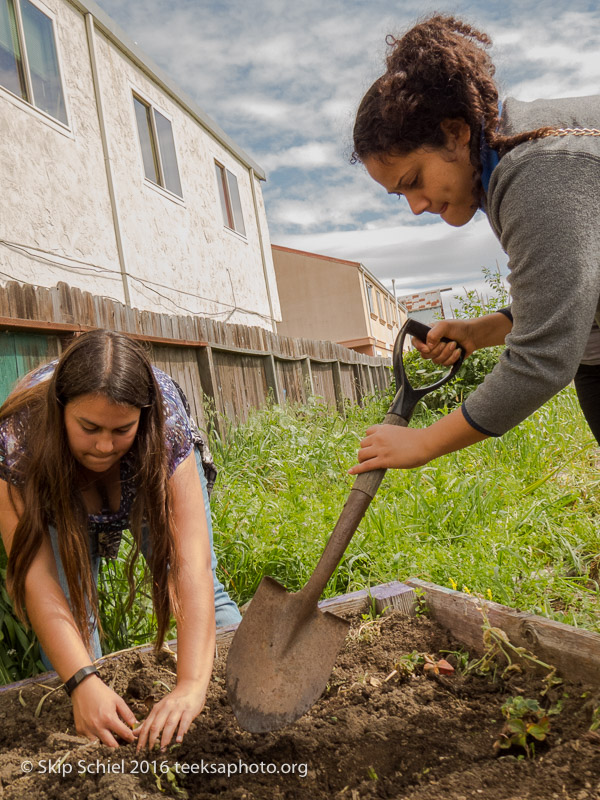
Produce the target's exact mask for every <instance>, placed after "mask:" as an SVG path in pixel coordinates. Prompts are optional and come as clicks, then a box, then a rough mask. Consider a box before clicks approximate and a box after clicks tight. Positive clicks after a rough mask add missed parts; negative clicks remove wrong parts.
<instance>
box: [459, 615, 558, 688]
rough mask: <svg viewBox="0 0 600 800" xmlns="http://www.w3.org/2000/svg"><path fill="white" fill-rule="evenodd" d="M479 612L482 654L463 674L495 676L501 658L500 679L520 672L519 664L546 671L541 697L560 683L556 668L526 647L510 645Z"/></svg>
mask: <svg viewBox="0 0 600 800" xmlns="http://www.w3.org/2000/svg"><path fill="white" fill-rule="evenodd" d="M479 611H480V612H481V614H482V616H483V626H482V629H483V646H484V653H483V656H482V657H481V658H479V659H477V661H474V662H472V663H471V664H469V665H468V667H467V668H466V669H465V674H468V673H469V672H476V673H478V674H483V675H485V674H488V673H490V672H492V673H493V674H495V672H496V669H497V666H498V659H499V658H502V659H504V660H505V661H506V662H507V664H506V667H505V668H504V670H503V671H502V673H501V677H502V678H506V677H507V676H508V675H510V673H513V672H522V669H521V664H520V663H519V662H521V663H525V664H529V665H533V666H536V667H541V668H542V669H545V670H548V674H547V675H546V676H545V677H544V678H543V683H544V684H545V687H544V689H543V690H542V692H541V694H542V696H544V695H545V694H546V692H547V691H548V690H549V689H550V688H551V687H553V686H556V685H558V684H561V683H562V680H561V678H559V677H557V675H556V667H554V666H552V664H546V663H545V662H544V661H541V660H540V659H539V658H537V657H536V656H535V655H534V654H533V653H531V652H530V651H529V650H527V648H526V647H516V646H515V645H514V644H512V642H511V641H510V639H509V638H508V636H507V635H506V633H505V632H504V631H503V630H502V628H496V627H494V626H493V625H492V624H491V623H490V621H489V618H488V616H487V613H486V610H485V608H483V607H480V608H479Z"/></svg>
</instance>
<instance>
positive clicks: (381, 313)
mask: <svg viewBox="0 0 600 800" xmlns="http://www.w3.org/2000/svg"><path fill="white" fill-rule="evenodd" d="M377 308H378V310H379V319H383V310H382V308H381V295H380V294H379V292H377Z"/></svg>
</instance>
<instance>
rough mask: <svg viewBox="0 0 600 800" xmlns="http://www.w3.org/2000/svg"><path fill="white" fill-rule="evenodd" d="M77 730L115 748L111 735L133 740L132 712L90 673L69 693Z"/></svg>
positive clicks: (128, 740) (115, 694) (115, 741)
mask: <svg viewBox="0 0 600 800" xmlns="http://www.w3.org/2000/svg"><path fill="white" fill-rule="evenodd" d="M71 699H72V701H73V716H74V718H75V729H76V731H77V733H80V734H82V735H83V736H87V737H88V738H89V739H92V740H94V739H100V741H101V742H102V743H103V744H105V745H107V746H108V747H118V746H119V743H118V742H117V740H116V739H115V737H114V736H113V734H115V735H117V736H120V737H121V738H122V739H124V740H125V741H126V742H133V741H135V737H134V735H133V731H132V730H131V727H132V726H133V725H137V720H136V718H135V714H134V713H133V711H132V710H131V709H130V708H129V706H128V705H127V703H126V702H125V701H124V700H123V698H122V697H119V695H118V694H117V693H116V692H114V691H113V690H112V689H111V688H110V687H109V686H107V685H106V684H105V683H103V682H102V681H101V680H100V678H98V677H97V676H96V675H90V677H89V678H86V679H85V680H84V681H83V683H80V684H79V686H77V687H76V688H75V689H73V692H72V694H71Z"/></svg>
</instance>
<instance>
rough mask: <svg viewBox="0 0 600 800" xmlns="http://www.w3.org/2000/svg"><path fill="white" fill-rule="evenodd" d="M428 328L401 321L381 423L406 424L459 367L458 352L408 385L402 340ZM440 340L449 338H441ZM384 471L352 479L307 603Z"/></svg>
mask: <svg viewBox="0 0 600 800" xmlns="http://www.w3.org/2000/svg"><path fill="white" fill-rule="evenodd" d="M429 331H430V328H428V327H427V325H423V324H422V323H421V322H417V321H416V320H413V319H409V320H407V321H406V322H405V323H404V325H403V326H402V329H401V330H400V332H399V334H398V336H397V338H396V342H395V344H394V357H393V362H394V378H395V381H396V390H397V391H396V396H395V397H394V401H393V403H392V405H391V406H390V407H389V409H388V413H387V414H386V417H385V419H384V420H383V424H384V425H399V426H400V427H406V426H407V425H408V423H409V421H410V418H411V416H412V413H413V411H414V409H415V406H416V405H417V403H418V402H419V400H420V399H421V398H422V397H424V396H425V395H426V394H429V392H432V391H434V390H435V389H438V388H439V387H440V386H443V385H444V384H445V383H447V382H448V381H449V380H451V379H452V378H453V377H454V376H455V375H456V373H457V372H458V370H459V369H460V368H461V366H462V362H463V358H464V356H463V354H462V353H461V355H460V357H459V358H458V360H457V361H456V363H455V364H453V366H452V369H451V370H450V371H449V372H448V374H447V375H444V376H443V377H442V378H441V379H440V380H439V381H437V382H436V383H433V384H431V385H430V386H425V387H423V388H419V389H415V388H413V387H412V386H411V385H410V383H409V381H408V378H407V376H406V372H405V370H404V362H403V360H402V351H403V346H404V340H405V338H406V336H407V335H412V336H415V337H416V338H417V339H420V340H421V341H422V342H425V341H426V339H427V334H428V333H429ZM442 341H451V340H449V339H446V338H445V337H444V338H443V340H442ZM386 471H387V470H385V469H374V470H371V471H370V472H362V473H361V474H360V475H358V477H357V478H356V480H355V481H354V485H353V487H352V489H351V491H350V495H349V496H348V500H347V501H346V505H345V506H344V508H343V510H342V513H341V514H340V517H339V519H338V521H337V523H336V526H335V528H334V529H333V533H332V534H331V536H330V537H329V541H328V542H327V545H326V547H325V550H324V551H323V555H322V556H321V559H320V560H319V563H318V564H317V566H316V568H315V571H314V572H313V574H312V575H311V577H310V579H309V580H308V582H307V583H306V585H305V586H304V587H303V588H302V589H301V590H300V591H301V592H302V594H303V595H304V597H305V598H306V601H307V603H308V602H309V599H310V601H312V600H314V603H315V604H316V603H317V602H318V600H319V598H320V596H321V594H322V593H323V589H324V588H325V586H326V584H327V581H328V580H329V579H330V578H331V576H332V575H333V572H334V570H335V568H336V567H337V565H338V564H339V562H340V559H341V558H342V556H343V554H344V551H345V550H346V548H347V547H348V544H349V543H350V540H351V539H352V537H353V536H354V534H355V532H356V529H357V528H358V526H359V524H360V521H361V519H362V518H363V516H364V515H365V512H366V510H367V508H368V507H369V504H370V502H371V500H372V499H373V498H374V497H375V494H376V492H377V489H379V485H380V484H381V481H382V480H383V476H384V475H385V473H386Z"/></svg>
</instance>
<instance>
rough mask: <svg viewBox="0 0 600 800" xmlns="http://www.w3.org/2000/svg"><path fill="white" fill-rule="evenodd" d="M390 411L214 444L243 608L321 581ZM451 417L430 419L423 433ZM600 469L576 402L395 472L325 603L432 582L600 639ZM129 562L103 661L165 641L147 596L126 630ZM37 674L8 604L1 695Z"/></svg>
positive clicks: (277, 424)
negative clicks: (328, 548) (361, 452)
mask: <svg viewBox="0 0 600 800" xmlns="http://www.w3.org/2000/svg"><path fill="white" fill-rule="evenodd" d="M388 404H389V398H385V397H376V398H372V399H371V400H370V401H369V402H368V403H367V404H366V407H365V408H356V407H352V408H347V413H346V416H345V417H342V416H341V415H340V414H338V413H337V412H335V411H333V410H331V409H330V408H327V407H326V406H324V405H322V404H321V403H319V402H318V401H314V402H313V403H311V404H310V405H308V406H303V407H291V406H286V407H279V406H270V407H268V408H265V409H262V410H260V411H256V412H254V413H253V414H252V415H251V417H250V419H249V420H248V422H247V423H245V424H244V425H241V426H239V427H238V428H236V429H235V431H233V430H232V431H230V432H229V434H228V435H227V436H226V437H225V438H219V437H217V436H215V435H213V436H211V442H210V444H211V449H212V452H213V455H214V457H215V461H216V462H217V465H218V467H219V469H220V474H219V478H218V480H217V484H216V487H215V490H214V493H213V498H212V513H213V523H214V527H215V532H216V533H215V544H216V550H217V555H218V557H219V562H220V573H221V577H222V579H223V581H224V583H225V584H226V586H227V587H228V588H229V590H230V592H231V594H232V596H233V597H234V598H235V599H236V600H237V601H238V602H239V603H240V604H241V603H244V602H245V601H246V600H248V599H249V598H250V597H251V596H252V594H253V593H254V591H255V589H256V587H257V586H258V583H259V582H260V580H261V578H262V576H263V575H271V576H272V577H274V578H276V579H277V580H279V581H280V582H281V583H283V585H284V586H286V588H288V589H289V590H292V591H293V590H297V589H299V588H300V587H301V586H303V585H304V583H305V582H306V581H307V580H308V578H309V576H310V574H311V572H312V570H313V569H314V567H315V565H316V563H317V561H318V559H319V557H320V554H321V552H322V550H323V548H324V546H325V543H326V541H327V539H328V537H329V535H330V533H331V531H332V530H333V528H334V526H335V522H336V520H337V518H338V516H339V513H340V511H341V509H342V507H343V505H344V502H345V500H346V497H347V495H348V492H349V490H350V488H351V487H352V483H353V479H352V478H351V477H350V476H349V475H348V474H347V470H348V468H349V467H350V466H351V465H352V464H353V463H355V458H356V452H357V449H358V442H359V440H360V438H362V435H363V434H364V431H365V430H366V428H367V427H368V426H369V425H371V424H374V423H376V422H379V421H381V420H382V419H383V416H384V415H385V410H386V408H387V405H388ZM440 413H443V412H439V411H437V412H432V411H430V410H428V409H424V408H421V409H420V410H418V411H417V413H416V414H415V417H414V418H413V421H412V423H411V424H413V425H424V424H428V423H431V422H432V421H434V420H435V419H436V418H437V417H438V416H439V414H440ZM598 459H599V454H598V449H597V447H596V445H595V442H594V441H593V440H592V437H591V434H590V432H589V430H588V428H587V426H586V424H585V422H584V420H583V417H582V415H581V412H580V410H579V406H578V403H577V398H576V396H575V393H574V390H573V389H572V388H568V389H565V390H564V391H563V392H561V393H560V394H559V395H557V396H556V397H555V398H553V400H551V401H550V402H549V403H547V404H546V405H545V406H544V407H543V408H542V409H540V410H539V411H538V412H537V413H536V414H535V415H533V416H532V417H531V418H529V419H528V420H526V421H525V422H524V423H522V424H521V425H520V426H519V427H518V428H516V429H514V430H513V431H510V432H509V433H507V434H506V435H505V436H503V437H502V438H500V439H488V440H487V441H485V442H482V443H481V444H478V445H475V446H474V447H471V448H468V449H467V450H463V451H461V452H459V453H451V454H450V455H447V456H444V457H443V458H440V459H438V460H437V461H435V462H432V463H431V464H428V465H426V466H424V467H421V468H419V469H414V470H408V471H402V472H400V471H395V470H393V471H390V472H388V474H387V475H386V477H385V479H384V482H383V483H382V485H381V488H380V489H379V492H378V494H377V496H376V497H375V499H374V500H373V502H372V504H371V506H370V508H369V510H368V511H367V514H366V516H365V519H364V520H363V522H362V524H361V525H360V526H359V529H358V531H357V532H356V534H355V536H354V538H353V540H352V542H351V543H350V545H349V547H348V550H347V551H346V554H345V555H344V557H343V559H342V561H341V563H340V565H339V566H338V568H337V569H336V571H335V573H334V575H333V577H332V579H331V581H330V582H329V584H328V586H327V589H326V593H325V594H326V596H332V595H337V594H343V593H345V592H349V591H353V590H355V589H360V588H365V587H368V586H371V585H375V584H377V583H382V582H386V581H390V580H403V579H404V578H407V577H419V578H422V579H425V580H428V581H432V582H434V583H437V584H439V585H442V586H447V587H449V588H458V589H459V590H465V591H470V592H471V593H473V594H481V595H483V596H485V597H487V598H491V599H493V600H495V601H496V602H499V603H503V604H505V605H509V606H512V607H515V608H519V609H522V610H524V611H530V612H533V613H537V614H542V615H545V616H548V617H551V618H553V619H557V620H560V621H563V622H567V623H570V624H572V625H577V626H581V627H584V628H587V629H589V630H595V631H599V632H600V616H599V615H598V608H599V601H600V587H599V584H598V570H599V567H600V531H599V529H598V514H599V511H600V489H599V486H600V478H599V476H598V466H597V460H598ZM0 557H1V556H0ZM121 558H122V555H120V557H119V560H118V561H117V562H116V563H114V564H106V565H104V566H103V568H102V571H101V578H100V586H99V589H100V597H101V604H102V622H103V626H104V628H105V631H106V633H107V640H106V642H105V644H104V649H105V652H109V651H113V650H116V649H120V648H122V647H129V646H132V645H134V644H139V643H141V642H144V641H149V640H150V639H151V638H152V636H153V630H154V627H153V621H152V616H151V610H150V602H149V598H148V597H147V596H145V595H141V596H138V599H137V600H136V603H135V605H134V608H133V610H132V612H131V613H130V614H129V616H127V615H125V612H124V600H125V597H126V585H125V581H124V576H123V565H122V560H121ZM1 566H2V562H1V561H0V567H1ZM140 570H141V565H140ZM0 577H1V576H0ZM172 635H175V632H173V633H172ZM36 661H37V657H36V651H35V647H31V638H29V637H28V635H26V634H24V631H23V629H22V627H21V626H18V624H17V623H15V621H14V619H12V617H11V615H10V606H9V604H8V600H7V598H6V595H5V593H4V594H2V595H0V682H2V681H4V682H7V681H14V680H17V679H19V678H21V677H26V676H27V675H30V674H32V673H33V672H35V671H36Z"/></svg>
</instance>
